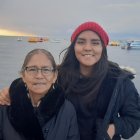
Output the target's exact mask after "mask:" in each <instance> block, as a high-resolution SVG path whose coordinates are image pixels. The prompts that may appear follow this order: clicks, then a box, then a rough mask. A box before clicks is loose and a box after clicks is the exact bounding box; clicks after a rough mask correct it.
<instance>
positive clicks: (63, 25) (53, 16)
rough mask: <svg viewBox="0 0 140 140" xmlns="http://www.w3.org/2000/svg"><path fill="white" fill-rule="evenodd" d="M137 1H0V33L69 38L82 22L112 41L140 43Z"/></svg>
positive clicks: (138, 5) (139, 11)
mask: <svg viewBox="0 0 140 140" xmlns="http://www.w3.org/2000/svg"><path fill="white" fill-rule="evenodd" d="M139 14H140V1H139V0H28V1H27V0H0V29H5V30H9V31H15V32H22V33H26V34H34V35H39V36H56V37H59V38H61V37H65V38H70V35H71V34H72V32H73V31H74V29H75V28H76V27H77V26H78V25H80V24H81V23H83V22H85V21H95V22H98V23H99V24H100V25H101V26H103V28H104V29H105V30H106V31H107V32H108V34H109V36H110V38H111V39H122V38H126V39H131V38H138V39H140V16H139Z"/></svg>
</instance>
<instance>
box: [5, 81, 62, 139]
mask: <svg viewBox="0 0 140 140" xmlns="http://www.w3.org/2000/svg"><path fill="white" fill-rule="evenodd" d="M9 92H10V99H11V106H9V107H8V109H7V111H8V117H9V120H10V122H11V124H12V125H13V127H14V128H15V130H16V131H17V132H18V133H19V134H21V135H23V137H25V138H26V139H27V140H44V137H43V133H42V128H41V126H40V123H39V121H38V119H37V116H36V115H35V112H34V108H33V106H32V104H31V101H30V99H29V98H28V95H27V94H28V91H27V89H26V87H25V84H24V83H23V81H22V80H21V79H16V80H15V81H14V82H13V83H12V84H11V86H10V91H9ZM64 100H65V97H64V93H63V91H62V89H61V88H60V87H59V86H58V85H56V84H55V89H53V88H52V87H51V88H50V90H49V92H48V93H47V94H46V95H45V97H43V98H42V99H41V103H40V105H39V107H38V110H39V112H40V114H41V116H42V117H43V119H44V120H45V122H44V123H47V122H48V121H49V120H50V119H51V118H52V117H53V116H54V115H55V114H57V113H58V111H59V109H60V107H61V106H62V104H63V103H64Z"/></svg>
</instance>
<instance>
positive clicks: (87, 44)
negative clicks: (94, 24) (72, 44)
mask: <svg viewBox="0 0 140 140" xmlns="http://www.w3.org/2000/svg"><path fill="white" fill-rule="evenodd" d="M84 49H85V50H91V49H92V46H91V43H90V42H87V43H86V44H85V45H84Z"/></svg>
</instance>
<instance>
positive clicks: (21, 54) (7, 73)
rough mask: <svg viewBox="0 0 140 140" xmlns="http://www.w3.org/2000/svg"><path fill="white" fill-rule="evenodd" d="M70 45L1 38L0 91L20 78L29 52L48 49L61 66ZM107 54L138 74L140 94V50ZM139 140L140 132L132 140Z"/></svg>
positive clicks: (116, 49) (117, 48)
mask: <svg viewBox="0 0 140 140" xmlns="http://www.w3.org/2000/svg"><path fill="white" fill-rule="evenodd" d="M69 45H70V42H69V40H66V39H63V38H60V39H54V40H51V39H50V40H48V41H44V42H37V43H30V42H28V37H22V39H20V40H19V39H18V37H16V36H14V37H9V36H0V90H1V89H2V88H4V87H7V86H10V83H11V82H12V81H13V80H14V79H15V78H17V77H19V76H20V74H19V71H20V69H21V66H22V63H23V61H24V58H25V56H26V54H27V53H28V52H29V51H31V50H33V49H35V48H43V49H46V50H48V51H50V52H51V53H52V54H53V56H54V58H55V61H56V63H57V64H60V63H61V61H62V58H63V55H64V53H63V52H62V51H63V50H64V49H65V48H67V47H68V46H69ZM60 52H62V54H61V56H59V55H60ZM107 52H108V58H109V60H110V61H114V62H116V63H118V64H119V65H120V66H121V67H127V68H129V69H132V70H133V71H134V72H135V73H136V75H135V78H134V80H133V82H134V84H135V86H136V88H137V90H138V92H139V93H140V65H139V64H140V49H130V50H126V49H121V47H120V46H108V47H107ZM139 139H140V130H139V131H138V132H137V133H136V135H135V136H133V137H132V138H131V139H130V140H139Z"/></svg>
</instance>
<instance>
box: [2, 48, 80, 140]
mask: <svg viewBox="0 0 140 140" xmlns="http://www.w3.org/2000/svg"><path fill="white" fill-rule="evenodd" d="M56 79H57V68H56V64H55V61H54V58H53V56H52V55H51V54H50V53H49V52H48V51H46V50H44V49H35V50H33V51H31V52H29V53H28V54H27V56H26V58H25V60H24V63H23V66H22V68H21V78H19V79H17V80H15V81H13V82H12V84H11V86H10V90H9V91H10V100H11V106H1V107H0V140H3V139H4V140H11V139H13V140H79V133H78V126H77V120H76V113H75V110H74V107H73V105H72V104H71V103H70V102H69V101H67V100H65V97H64V92H63V90H62V89H61V88H60V86H59V85H58V84H57V82H56Z"/></svg>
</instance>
